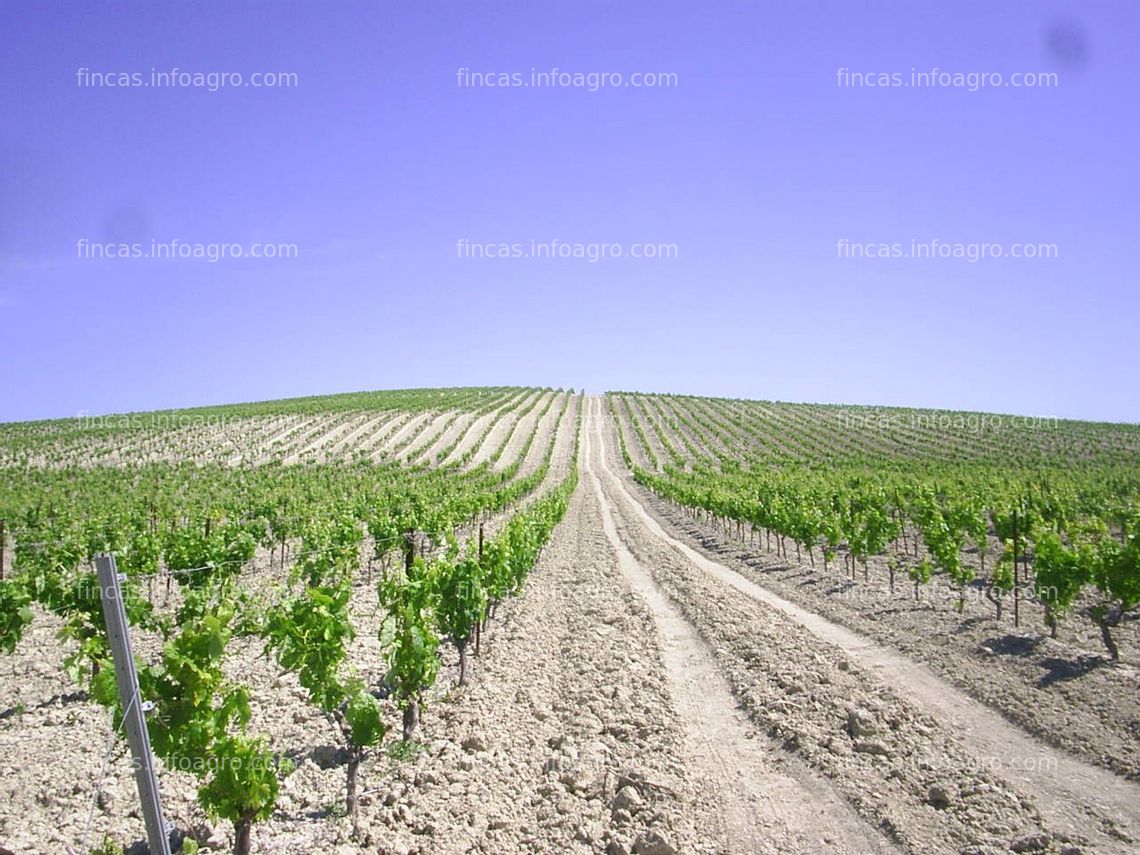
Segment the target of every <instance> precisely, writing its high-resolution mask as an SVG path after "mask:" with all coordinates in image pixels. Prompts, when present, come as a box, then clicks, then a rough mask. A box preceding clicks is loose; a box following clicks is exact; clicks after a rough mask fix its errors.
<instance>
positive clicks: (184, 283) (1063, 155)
mask: <svg viewBox="0 0 1140 855" xmlns="http://www.w3.org/2000/svg"><path fill="white" fill-rule="evenodd" d="M1138 30H1140V4H1138V3H1136V2H1134V0H1120V2H1097V1H1096V0H1091V2H1090V0H1080V2H1059V1H1058V0H1041V2H1015V1H1014V0H1010V1H1009V2H992V0H983V1H982V2H962V0H954V2H920V0H898V2H856V0H847V2H809V1H808V0H797V2H696V0H688V2H684V3H675V2H661V0H653V2H648V0H637V2H628V1H627V2H612V0H607V2H601V3H593V2H589V3H588V2H572V3H566V2H557V3H551V2H523V0H517V2H504V0H497V2H482V1H481V0H473V2H446V3H433V2H422V0H416V2H399V3H392V2H369V3H360V4H357V3H344V2H326V3H285V2H272V3H270V2H263V3H261V2H259V3H240V2H233V0H228V2H218V3H208V2H198V3H149V2H148V3H114V4H102V3H90V2H71V3H59V2H24V0H5V2H3V4H0V368H2V369H3V372H2V376H3V381H4V383H3V394H2V395H0V420H10V419H25V418H40V417H56V416H71V415H75V414H76V413H78V412H79V411H88V412H91V413H99V412H114V411H124V410H137V409H151V408H157V407H168V406H189V405H197V404H208V403H221V402H229V401H245V400H255V399H266V398H275V397H285V396H293V395H302V394H318V393H331V392H338V391H350V390H358V389H375V388H392V387H407V386H435V385H448V386H452V385H487V384H496V385H497V384H515V383H518V384H538V385H561V386H574V387H578V388H581V387H586V388H587V389H589V390H590V391H602V390H604V389H608V388H620V389H635V390H644V391H673V392H683V393H694V394H714V395H731V396H739V397H754V398H767V399H780V400H797V401H830V402H854V403H880V404H900V405H915V406H936V407H949V408H956V409H978V410H994V411H1000V412H1015V413H1032V414H1040V415H1057V416H1066V417H1075V418H1092V419H1109V420H1128V421H1140V380H1138V373H1137V366H1138V365H1140V358H1138V349H1137V338H1138V334H1140V297H1138V284H1140V283H1138V276H1137V268H1138V265H1137V256H1136V249H1137V238H1138V237H1140V192H1138V191H1140V174H1138V172H1140V169H1138V166H1140V156H1138V154H1137V152H1140V88H1138V87H1140V49H1138V45H1140V41H1138V38H1140V34H1138ZM175 68H177V69H178V70H179V73H180V74H181V73H184V72H189V73H191V74H193V73H199V74H202V75H208V74H211V73H213V74H214V83H211V82H210V80H209V79H207V78H202V79H201V80H200V82H201V83H202V84H203V85H200V86H195V85H152V86H129V87H128V86H108V85H99V78H97V75H118V74H120V73H122V74H126V75H130V74H132V73H137V74H138V75H139V76H140V78H144V79H149V78H150V76H151V70H152V69H154V70H156V71H158V72H167V73H168V72H170V71H171V70H172V69H175ZM555 68H557V69H558V70H559V72H560V74H559V75H551V74H550V72H551V70H552V69H555ZM935 68H937V69H938V70H939V71H938V72H937V73H935V74H930V72H931V71H932V70H933V69H935ZM532 69H535V70H536V71H540V72H546V73H547V74H548V79H547V80H545V81H543V80H542V79H536V81H537V82H536V84H535V85H530V86H526V85H522V86H507V87H504V86H496V87H490V86H486V85H477V84H478V83H479V81H480V79H482V80H485V79H486V78H485V77H484V78H481V77H480V76H481V75H496V76H497V75H499V74H507V75H510V74H512V73H516V72H517V73H518V75H519V79H521V80H523V82H531V73H532V72H531V70H532ZM912 69H913V70H915V71H917V72H924V73H926V74H927V77H926V79H925V81H924V80H923V79H922V78H917V79H916V80H917V82H916V84H915V85H910V86H906V85H901V86H874V87H872V86H866V85H859V83H860V82H861V81H862V82H864V83H865V82H866V78H865V77H860V75H875V79H876V80H878V75H880V74H885V75H890V74H892V73H898V74H899V78H900V79H902V80H903V81H904V82H911V74H912ZM263 72H274V73H282V74H283V75H286V77H283V78H282V80H283V81H284V84H283V85H279V86H276V87H265V86H247V85H240V86H238V85H232V81H233V80H234V78H233V77H232V75H233V74H240V75H242V82H243V83H246V82H249V81H251V79H252V76H253V75H254V74H257V73H263ZM561 72H568V73H569V74H570V75H573V74H574V73H579V74H581V75H590V74H593V77H592V78H589V77H583V78H581V79H580V80H579V81H577V82H580V83H582V84H583V85H573V84H574V83H575V82H576V81H575V80H574V78H573V77H563V76H561ZM955 72H958V73H961V74H963V75H966V74H970V73H973V74H974V77H973V82H971V79H970V78H960V79H959V80H958V81H957V82H958V83H960V84H962V85H954V84H955V81H954V79H953V78H951V77H950V76H949V75H952V74H953V73H955ZM220 73H226V74H227V75H231V76H230V77H229V78H228V79H227V80H228V84H229V85H226V86H221V87H220V88H219V87H218V75H219V74H220ZM637 73H651V74H657V75H660V76H659V78H658V80H659V81H660V85H657V86H632V85H624V84H625V83H627V82H631V81H632V79H633V75H634V74H637ZM944 73H948V74H944ZM1026 73H1029V74H1032V75H1037V78H1036V80H1037V81H1038V85H1035V86H1024V85H1023V86H1013V85H995V80H996V78H994V77H993V75H995V74H996V75H1000V76H1001V81H1002V83H1010V82H1012V80H1013V75H1015V74H1022V75H1023V74H1026ZM601 74H605V75H607V77H606V85H604V86H602V85H601V79H600V75H601ZM981 74H985V75H987V77H986V78H985V83H986V85H984V86H983V85H982V83H981V78H980V77H979V75H981ZM289 75H292V77H291V78H290V77H289ZM615 75H621V84H622V85H614V81H615V80H616V78H615ZM1050 75H1051V77H1050ZM102 79H103V82H104V83H105V78H102ZM178 79H179V80H181V81H182V82H186V78H185V77H180V78H178ZM1022 79H1023V78H1022ZM290 80H291V81H292V83H291V84H290V82H289V81H290ZM170 81H171V82H172V83H173V82H175V81H176V76H171V77H170ZM1050 81H1052V82H1050ZM159 82H160V83H161V82H162V81H161V80H160V81H159ZM189 82H190V83H191V84H192V83H193V82H194V81H193V80H189ZM567 83H568V84H570V85H562V84H567ZM552 84H557V85H552ZM211 86H213V87H214V88H215V90H216V91H210V88H211ZM591 88H594V90H595V91H591ZM971 89H973V91H971ZM553 240H558V241H560V242H561V244H560V245H561V246H569V247H570V248H571V251H579V248H578V247H575V246H574V245H575V244H581V245H583V246H582V247H581V248H580V251H581V252H583V253H590V252H593V253H597V252H599V251H600V249H599V247H598V245H600V244H611V245H617V246H618V247H619V249H620V251H621V252H622V253H623V257H620V258H614V257H607V258H603V259H600V260H596V261H593V262H592V261H590V260H588V259H587V258H573V257H570V258H534V257H525V256H526V254H527V253H528V251H531V250H530V247H531V242H532V241H537V242H548V241H553ZM844 240H846V241H848V243H846V244H843V243H841V241H844ZM931 240H938V241H939V242H940V243H939V244H938V246H937V247H936V249H934V250H911V246H912V241H917V242H926V241H931ZM170 241H179V242H180V245H182V246H190V247H191V248H192V251H194V252H199V251H200V252H204V253H210V252H213V253H215V254H216V253H218V252H220V251H222V250H221V249H219V248H217V246H216V245H218V244H227V245H236V246H237V247H239V248H240V249H241V251H242V252H243V253H248V252H253V251H257V250H258V245H259V244H274V245H276V244H286V245H290V246H292V247H295V249H290V246H286V247H285V248H284V250H283V251H284V252H286V253H290V254H292V253H295V255H296V257H295V258H277V259H264V258H248V257H244V258H237V259H235V258H227V259H222V260H218V261H215V262H211V261H209V260H206V259H195V258H151V257H130V258H108V257H103V258H98V257H92V254H93V253H96V252H100V251H101V252H103V253H104V254H106V252H107V250H105V249H104V245H105V244H114V245H115V246H116V247H117V246H118V245H119V244H138V245H139V247H140V248H141V250H142V251H143V252H144V253H146V252H151V253H154V252H162V251H166V252H170V250H162V249H161V248H158V249H153V248H152V247H154V246H155V244H153V243H152V242H160V243H162V242H170ZM462 241H467V242H468V243H466V244H462V243H461V242H462ZM199 244H200V245H203V246H202V247H200V248H199V247H196V246H195V245H199ZM481 244H496V245H498V244H508V245H509V244H519V245H520V250H519V251H520V252H521V253H522V254H523V256H524V257H507V258H486V257H485V258H472V257H470V255H472V254H473V253H474V252H475V250H473V249H472V247H473V246H474V245H481ZM639 244H653V245H655V246H657V245H662V246H661V247H660V251H661V252H662V253H664V254H665V255H667V256H674V257H658V258H651V259H650V258H633V257H630V255H631V254H632V253H633V252H636V251H637V250H638V248H639V247H638V246H637V245H639ZM863 244H875V245H876V246H875V247H872V248H871V249H872V250H873V251H874V252H875V253H876V254H877V253H878V252H879V249H878V245H880V244H883V245H888V248H887V251H888V253H890V252H891V251H896V252H897V251H901V252H902V254H903V255H904V256H905V255H907V254H908V253H909V254H912V255H913V254H914V253H915V252H926V253H927V255H928V256H929V255H931V254H937V253H940V252H944V251H945V252H949V253H951V254H953V253H973V254H975V255H976V254H977V253H978V252H980V251H981V250H980V248H979V246H978V245H980V244H989V245H991V246H996V247H997V248H998V250H999V251H1001V252H1002V253H1003V254H1004V256H1003V257H1000V258H994V257H986V258H981V259H978V260H975V261H970V260H968V259H967V258H955V257H949V258H942V257H922V258H915V257H893V258H867V257H864V258H853V257H849V256H850V255H852V254H855V253H856V252H857V251H863V252H866V249H865V248H862V247H861V245H863ZM893 244H897V245H899V246H900V247H901V250H892V248H891V247H890V246H889V245H893ZM958 244H960V245H962V246H956V245H958ZM1020 244H1031V245H1033V249H1031V250H1029V251H1031V252H1036V253H1037V254H1038V255H1045V256H1048V257H1037V258H1012V257H1009V254H1010V253H1012V252H1017V251H1021V252H1025V251H1026V250H1025V249H1020V250H1019V249H1018V245H1020ZM96 245H97V246H98V247H99V249H98V250H95V249H93V248H92V247H94V246H96ZM855 245H860V249H859V250H856V249H853V248H852V247H854V246H855ZM464 247H466V249H464ZM508 249H509V250H510V248H508ZM114 251H116V252H117V251H118V250H117V249H116V250H114ZM227 251H228V252H231V254H232V250H227ZM496 251H498V250H497V249H496ZM547 251H548V252H549V250H547ZM993 251H994V250H987V252H989V253H992V252H993ZM607 252H612V250H607ZM465 253H466V257H465Z"/></svg>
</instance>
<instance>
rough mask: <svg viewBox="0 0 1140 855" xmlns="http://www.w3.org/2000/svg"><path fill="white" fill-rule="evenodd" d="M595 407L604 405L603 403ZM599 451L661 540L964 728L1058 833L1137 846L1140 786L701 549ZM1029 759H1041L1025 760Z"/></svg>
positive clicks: (1102, 847) (640, 519)
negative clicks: (673, 530) (650, 507)
mask: <svg viewBox="0 0 1140 855" xmlns="http://www.w3.org/2000/svg"><path fill="white" fill-rule="evenodd" d="M595 406H598V405H595ZM597 412H599V413H600V412H601V409H600V407H598V409H597ZM606 427H607V428H608V427H609V424H608V420H607V423H606ZM600 428H601V426H600V425H599V430H600ZM599 435H600V434H599ZM597 459H598V461H599V464H600V469H601V472H602V474H603V475H604V479H605V483H606V487H607V489H608V490H609V491H610V492H611V494H612V496H614V497H615V498H616V499H617V500H618V501H619V503H620V504H621V506H622V510H623V513H627V514H629V516H630V517H632V518H633V520H634V521H635V523H636V524H637V525H638V526H641V527H643V530H644V531H645V532H646V533H647V534H648V535H649V536H650V537H652V538H653V539H654V540H655V541H656V542H657V544H658V545H659V546H661V547H665V548H666V549H667V550H668V551H670V552H672V553H673V554H674V555H675V556H677V557H678V558H679V559H681V560H682V561H683V562H684V563H685V564H687V565H688V566H689V567H692V568H695V569H697V570H698V571H699V572H700V573H701V574H703V575H704V576H705V577H706V578H710V579H713V580H715V581H716V583H717V584H719V585H720V586H721V587H725V588H728V589H730V590H732V591H735V592H738V593H739V594H743V595H744V596H745V597H747V598H748V599H750V600H751V601H753V602H755V603H759V604H763V605H764V606H765V607H768V608H771V609H775V610H777V611H778V612H779V613H780V614H781V615H784V616H786V617H787V618H789V619H790V620H792V621H794V622H795V623H796V624H797V625H798V626H800V627H802V628H803V629H806V630H807V631H808V632H809V633H810V634H811V636H812V637H814V638H816V639H818V640H820V641H822V642H825V643H826V644H828V645H831V646H833V647H835V648H838V650H840V651H842V652H843V654H846V655H847V656H848V657H850V659H851V660H852V661H853V662H855V663H856V664H857V665H858V666H860V667H861V668H863V669H865V670H866V671H867V672H868V673H869V674H871V675H873V677H874V679H875V680H876V681H879V682H881V683H882V684H885V685H886V686H887V687H889V689H890V690H891V691H892V692H895V693H897V694H898V695H900V696H901V697H902V698H904V699H905V700H906V701H907V702H908V703H911V704H914V705H915V706H916V707H917V708H918V709H919V710H920V711H921V712H922V713H924V714H926V715H929V716H930V717H932V718H934V719H936V720H937V721H938V723H939V725H940V726H941V727H942V728H943V729H945V730H946V731H947V732H949V733H952V734H957V735H959V736H961V737H962V740H961V741H962V742H963V743H964V746H963V747H965V748H966V749H967V750H968V751H969V752H970V753H971V754H972V755H973V757H974V758H975V765H976V766H977V767H978V768H979V769H985V770H988V771H992V772H996V773H998V774H1000V776H1001V777H1002V778H1004V779H1005V780H1007V781H1009V782H1011V783H1012V784H1013V785H1014V786H1015V787H1016V788H1017V790H1018V791H1019V792H1022V793H1025V794H1027V795H1029V796H1031V797H1032V799H1033V802H1034V804H1035V807H1036V809H1037V810H1038V811H1039V812H1040V814H1041V817H1042V819H1043V821H1044V823H1045V824H1047V825H1048V826H1049V827H1050V828H1052V829H1053V830H1054V833H1056V834H1060V835H1062V836H1064V835H1071V836H1074V837H1076V838H1080V839H1092V840H1096V841H1097V843H1098V844H1099V846H1098V851H1120V852H1127V851H1133V850H1131V849H1130V848H1129V847H1128V846H1127V845H1122V843H1124V844H1127V843H1130V842H1132V841H1134V840H1135V839H1136V837H1137V833H1138V832H1140V787H1138V786H1137V785H1135V784H1133V783H1130V782H1128V781H1126V780H1124V779H1122V778H1119V777H1117V776H1115V775H1113V774H1111V773H1109V772H1107V771H1105V770H1103V769H1100V768H1098V767H1095V766H1092V765H1090V764H1087V763H1084V762H1083V761H1081V760H1079V759H1077V758H1074V757H1072V756H1070V755H1067V754H1064V753H1062V752H1060V751H1058V750H1057V749H1055V748H1052V747H1051V746H1048V745H1046V744H1044V743H1042V742H1040V741H1038V740H1036V739H1034V738H1032V737H1030V736H1028V735H1027V734H1026V733H1025V732H1024V731H1022V730H1020V729H1019V728H1017V727H1016V726H1014V725H1012V724H1011V723H1009V722H1008V721H1007V720H1006V719H1004V718H1002V716H1000V715H999V714H998V713H996V712H994V711H993V710H991V709H989V708H987V707H985V706H983V705H982V704H980V703H978V702H977V701H974V700H973V699H971V698H970V697H969V696H967V695H966V694H965V693H963V692H962V691H960V690H959V689H957V688H955V687H954V686H952V685H951V684H949V683H948V682H946V681H945V680H943V679H942V678H940V677H938V676H937V675H936V674H934V673H933V672H931V671H930V670H929V669H927V668H925V667H924V666H922V665H918V664H916V663H914V662H912V661H911V660H909V659H907V658H906V657H904V656H902V655H900V654H899V653H897V652H895V651H893V650H890V649H888V648H886V647H883V646H881V645H878V644H875V643H874V642H872V641H869V640H867V639H866V638H864V637H862V636H859V635H858V634H856V633H854V632H851V631H850V630H848V629H845V628H843V627H841V626H838V625H836V624H833V623H831V622H830V621H827V620H826V619H824V618H822V617H820V616H818V615H816V614H814V613H812V612H809V611H807V610H805V609H803V608H800V607H799V606H796V605H795V604H793V603H791V602H788V601H787V600H784V599H783V598H781V597H779V596H777V595H775V594H773V593H772V592H770V591H768V590H766V589H765V588H763V587H761V586H759V585H757V584H755V583H754V582H751V581H750V580H748V579H746V578H744V577H743V576H741V575H740V574H738V573H735V572H734V571H732V570H730V569H729V568H727V567H725V566H723V565H721V564H718V563H716V562H714V561H711V560H710V559H708V558H707V557H705V556H704V555H701V554H700V553H699V552H697V551H696V550H694V549H693V548H691V547H690V546H688V545H687V544H685V543H683V542H682V541H680V540H679V539H677V538H676V537H673V536H672V535H671V534H670V533H669V532H668V531H667V530H666V529H665V528H663V527H662V525H661V524H660V523H659V522H658V521H657V520H656V519H655V518H654V517H653V516H652V515H650V513H649V512H648V511H647V510H646V508H645V507H644V506H643V505H642V504H641V502H640V501H639V500H638V499H637V498H636V497H635V496H634V495H633V493H632V492H631V491H630V489H629V488H628V487H627V486H626V484H625V483H624V482H623V480H622V479H620V478H618V477H617V476H616V475H615V474H614V472H613V471H612V470H611V469H610V466H609V464H608V463H607V460H606V456H605V454H604V453H601V454H598V456H597ZM1030 759H1036V761H1037V762H1032V763H1030V762H1027V761H1028V760H1030ZM1028 851H1033V850H1028Z"/></svg>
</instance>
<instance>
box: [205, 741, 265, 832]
mask: <svg viewBox="0 0 1140 855" xmlns="http://www.w3.org/2000/svg"><path fill="white" fill-rule="evenodd" d="M211 765H212V773H211V775H210V777H209V779H208V780H207V781H206V783H205V784H203V785H202V786H201V787H200V788H199V790H198V800H199V802H200V803H201V805H202V807H203V808H204V809H205V811H206V813H207V814H208V815H209V816H211V817H215V818H221V819H228V820H230V821H231V822H239V821H242V820H253V821H254V822H261V821H263V820H266V819H268V818H269V817H270V815H271V814H272V813H273V808H274V807H275V806H276V804H277V791H278V786H279V784H278V778H277V775H278V770H277V764H276V762H275V758H274V756H273V754H272V753H271V752H270V751H269V749H268V748H267V747H266V745H265V741H264V740H263V739H261V738H257V737H249V736H245V735H243V734H238V735H235V736H225V737H223V738H221V739H218V740H217V741H216V742H215V743H214V746H213V763H212V764H211Z"/></svg>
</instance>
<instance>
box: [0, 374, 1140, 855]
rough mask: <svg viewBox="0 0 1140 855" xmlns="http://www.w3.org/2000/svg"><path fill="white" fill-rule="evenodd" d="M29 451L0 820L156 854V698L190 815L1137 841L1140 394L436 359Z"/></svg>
mask: <svg viewBox="0 0 1140 855" xmlns="http://www.w3.org/2000/svg"><path fill="white" fill-rule="evenodd" d="M0 473H2V476H3V477H2V478H0V681H2V693H0V694H2V696H0V746H2V749H3V750H0V780H2V782H3V783H2V784H0V804H2V805H3V809H2V810H0V852H4V851H10V852H18V853H28V852H31V853H40V852H44V853H46V852H53V853H54V852H69V853H79V855H88V853H92V852H99V853H112V852H121V851H124V850H128V849H130V848H131V847H132V846H134V847H136V849H135V850H134V851H142V849H140V848H139V847H145V844H144V843H142V842H141V841H143V840H144V839H145V832H144V828H143V825H144V823H143V817H142V815H141V814H140V810H139V801H138V796H137V794H136V791H135V778H134V774H133V772H134V768H133V764H134V763H135V762H136V761H135V760H134V759H133V758H132V755H131V753H130V751H128V750H127V748H126V744H125V742H124V735H123V732H124V724H125V722H126V720H127V719H128V718H129V716H130V715H131V714H132V710H131V709H130V704H133V703H135V702H137V703H138V704H139V705H140V708H145V710H146V713H145V720H146V724H147V727H148V729H149V743H150V747H151V750H152V751H153V755H154V756H155V757H156V758H157V762H158V779H159V783H160V790H161V796H162V802H163V809H164V811H165V817H166V820H167V821H168V822H169V823H170V824H171V826H172V833H171V841H172V851H182V852H196V851H200V850H202V851H204V850H223V851H233V852H235V853H238V854H239V855H241V853H250V852H309V851H327V852H336V853H342V855H347V853H355V852H379V853H397V852H398V853H400V855H405V853H414V852H422V853H429V852H431V853H435V852H445V853H451V852H455V853H461V852H488V853H490V852H494V853H500V852H520V853H521V852H604V853H610V855H622V853H625V855H629V853H641V855H670V853H676V852H708V853H714V852H781V853H783V852H822V851H828V852H831V851H835V852H850V853H865V852H913V853H920V852H921V853H926V852H944V851H945V852H962V853H978V855H982V853H991V852H1009V851H1012V852H1051V853H1060V852H1067V853H1069V855H1077V853H1083V852H1111V853H1115V852H1122V853H1123V852H1128V851H1135V849H1134V847H1136V846H1140V784H1138V783H1137V781H1140V691H1138V690H1140V621H1138V617H1140V426H1135V425H1114V424H1094V423H1083V422H1065V421H1054V420H1031V419H1019V418H1016V417H1011V416H996V415H985V414H977V413H952V412H943V411H923V410H905V409H884V408H870V407H838V406H822V405H796V404H781V403H770V402H752V401H735V400H725V399H712V398H693V397H681V396H659V395H643V394H634V393H619V392H615V393H609V394H607V395H605V396H601V397H586V396H584V395H579V394H576V393H574V392H573V391H572V390H571V391H566V390H555V389H549V388H547V389H540V388H514V387H502V388H498V387H496V388H456V389H420V390H404V391H392V392H374V393H359V394H349V395H333V396H327V397H314V398H304V399H291V400H285V401H268V402H263V403H255V404H241V405H230V406H219V407H211V408H202V409H193V410H177V411H168V412H155V413H140V414H127V415H114V416H88V415H81V416H80V417H79V418H76V419H72V420H67V421H44V422H27V423H18V424H8V425H0ZM108 560H113V562H114V565H115V568H116V570H117V572H118V574H119V576H118V578H119V580H120V584H121V589H122V595H121V601H122V606H123V611H124V613H125V615H126V618H127V621H128V623H129V627H130V635H131V644H132V645H133V652H134V660H135V662H136V667H137V681H138V689H137V693H136V695H135V696H134V697H133V698H132V700H131V701H130V702H129V703H128V704H126V705H124V702H123V697H122V694H121V687H120V686H119V685H118V684H117V677H118V676H119V669H117V668H116V663H115V661H114V657H113V649H112V645H111V643H110V640H109V633H108V629H107V624H106V623H105V618H104V614H105V612H104V610H105V608H106V596H107V595H106V589H105V587H103V586H101V584H100V581H99V578H98V576H97V565H98V564H99V562H101V561H108Z"/></svg>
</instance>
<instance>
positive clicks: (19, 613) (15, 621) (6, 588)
mask: <svg viewBox="0 0 1140 855" xmlns="http://www.w3.org/2000/svg"><path fill="white" fill-rule="evenodd" d="M31 602H32V597H31V595H30V594H29V593H28V591H27V589H26V588H25V586H24V580H22V579H3V580H0V650H3V651H4V652H5V653H11V652H12V651H14V650H15V649H16V645H17V644H19V642H20V638H21V637H22V636H23V634H24V628H25V627H26V626H27V625H28V624H29V623H31V622H32V616H33V615H32V609H31V607H30V604H31Z"/></svg>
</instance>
